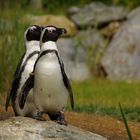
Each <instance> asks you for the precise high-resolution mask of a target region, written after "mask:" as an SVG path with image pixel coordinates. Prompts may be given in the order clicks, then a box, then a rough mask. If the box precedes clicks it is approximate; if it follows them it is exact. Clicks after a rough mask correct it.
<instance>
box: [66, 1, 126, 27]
mask: <svg viewBox="0 0 140 140" xmlns="http://www.w3.org/2000/svg"><path fill="white" fill-rule="evenodd" d="M68 13H69V15H70V18H71V20H72V21H74V23H76V25H78V26H79V27H85V26H86V27H87V26H99V25H102V24H105V23H109V22H110V21H116V20H123V19H125V17H126V15H127V14H128V9H126V8H125V7H123V6H107V5H105V4H103V3H100V2H92V3H90V4H87V5H85V6H84V7H82V8H78V7H77V8H76V7H70V9H69V10H68Z"/></svg>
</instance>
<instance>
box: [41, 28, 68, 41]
mask: <svg viewBox="0 0 140 140" xmlns="http://www.w3.org/2000/svg"><path fill="white" fill-rule="evenodd" d="M66 32H67V31H66V29H64V28H57V27H55V26H46V27H45V28H44V29H43V31H42V34H41V42H42V43H45V42H47V41H54V42H56V41H57V40H58V38H59V36H60V35H62V34H65V33H66Z"/></svg>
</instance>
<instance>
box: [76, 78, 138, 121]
mask: <svg viewBox="0 0 140 140" xmlns="http://www.w3.org/2000/svg"><path fill="white" fill-rule="evenodd" d="M73 91H74V96H75V110H76V111H78V112H88V113H97V114H108V115H111V116H115V117H116V116H118V117H120V111H119V108H118V103H119V102H120V103H121V104H122V105H123V110H124V112H125V114H126V117H127V118H128V119H131V120H136V121H140V102H139V101H140V83H128V82H111V81H108V80H95V81H86V82H82V83H73Z"/></svg>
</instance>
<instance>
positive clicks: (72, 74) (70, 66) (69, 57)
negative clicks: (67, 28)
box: [57, 38, 90, 81]
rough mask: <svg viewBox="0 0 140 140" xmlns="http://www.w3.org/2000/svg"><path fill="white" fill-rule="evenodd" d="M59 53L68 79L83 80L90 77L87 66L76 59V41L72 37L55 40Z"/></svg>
mask: <svg viewBox="0 0 140 140" xmlns="http://www.w3.org/2000/svg"><path fill="white" fill-rule="evenodd" d="M57 45H58V49H59V52H60V55H61V57H62V59H63V61H64V65H65V70H66V73H67V75H68V77H69V79H71V80H73V81H84V80H87V79H89V78H90V72H89V68H88V66H87V65H86V64H85V63H84V62H81V61H77V60H76V59H77V58H76V57H77V53H78V55H80V54H81V53H80V51H78V52H77V51H75V50H76V42H75V40H74V38H61V39H59V40H58V42H57Z"/></svg>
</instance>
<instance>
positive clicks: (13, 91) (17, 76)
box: [5, 53, 25, 111]
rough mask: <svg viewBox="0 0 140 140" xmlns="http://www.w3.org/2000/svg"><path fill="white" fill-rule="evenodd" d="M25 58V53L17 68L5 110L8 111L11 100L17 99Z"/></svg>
mask: <svg viewBox="0 0 140 140" xmlns="http://www.w3.org/2000/svg"><path fill="white" fill-rule="evenodd" d="M24 56H25V53H24V54H23V56H22V57H21V59H20V62H19V64H18V66H17V68H16V71H15V74H14V79H13V82H12V86H11V89H10V91H9V93H8V94H7V98H6V103H5V110H6V111H7V110H8V107H9V103H10V100H11V99H12V100H14V99H15V97H16V92H17V89H18V85H19V81H20V77H21V64H22V62H23V58H24Z"/></svg>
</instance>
